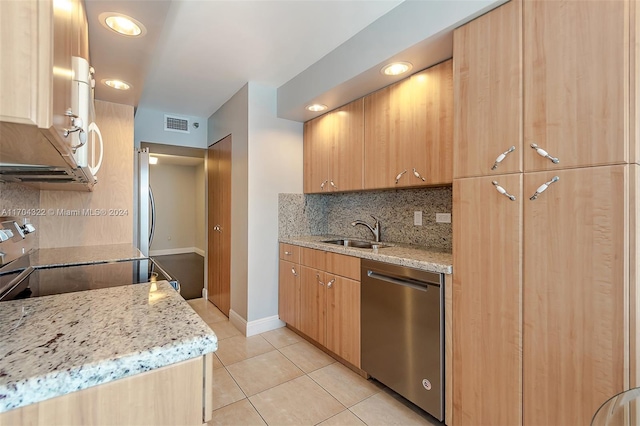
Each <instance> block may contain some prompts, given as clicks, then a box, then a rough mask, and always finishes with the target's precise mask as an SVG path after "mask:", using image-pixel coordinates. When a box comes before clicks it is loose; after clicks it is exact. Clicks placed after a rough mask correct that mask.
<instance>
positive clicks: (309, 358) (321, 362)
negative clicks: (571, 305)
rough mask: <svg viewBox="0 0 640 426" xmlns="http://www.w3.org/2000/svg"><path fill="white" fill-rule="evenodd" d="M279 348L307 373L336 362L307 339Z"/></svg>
mask: <svg viewBox="0 0 640 426" xmlns="http://www.w3.org/2000/svg"><path fill="white" fill-rule="evenodd" d="M279 350H280V352H282V354H283V355H284V356H286V357H287V358H289V359H290V360H291V361H292V362H293V363H294V364H295V365H297V366H298V367H300V368H301V369H302V371H304V372H305V373H311V372H312V371H315V370H317V369H318V368H322V367H324V366H327V365H329V364H333V363H334V362H336V360H335V359H333V358H331V357H330V356H329V355H327V354H325V353H324V352H322V351H321V350H320V349H318V348H316V347H315V346H313V345H312V344H311V343H308V342H305V341H302V342H299V343H295V344H293V345H289V346H285V347H283V348H280V349H279Z"/></svg>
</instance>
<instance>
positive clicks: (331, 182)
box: [329, 181, 338, 189]
mask: <svg viewBox="0 0 640 426" xmlns="http://www.w3.org/2000/svg"><path fill="white" fill-rule="evenodd" d="M329 183H330V184H331V186H333V187H334V188H335V189H338V187H337V186H336V184H335V183H333V181H329Z"/></svg>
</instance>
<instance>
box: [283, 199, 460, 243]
mask: <svg viewBox="0 0 640 426" xmlns="http://www.w3.org/2000/svg"><path fill="white" fill-rule="evenodd" d="M279 209H280V212H279V236H280V237H282V238H287V237H294V236H300V235H324V234H331V235H340V236H345V237H352V238H360V239H367V240H371V239H373V234H372V233H371V231H369V230H368V229H367V228H366V227H364V226H355V227H354V226H351V222H353V221H354V220H357V219H360V220H364V221H366V222H367V223H369V224H371V225H373V219H372V218H371V215H374V216H376V217H377V218H378V219H379V220H380V223H381V225H382V241H390V242H397V243H407V244H417V245H421V246H425V247H428V248H430V249H434V250H441V251H446V252H450V251H451V244H452V241H451V224H450V223H436V213H451V209H452V190H451V188H450V187H444V188H420V189H401V190H393V191H373V192H351V193H335V194H313V195H304V194H280V197H279ZM415 211H422V226H414V224H413V218H414V212H415Z"/></svg>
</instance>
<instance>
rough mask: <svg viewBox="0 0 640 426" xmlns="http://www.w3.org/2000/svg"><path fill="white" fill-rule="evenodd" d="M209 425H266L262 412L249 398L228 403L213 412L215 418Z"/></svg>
mask: <svg viewBox="0 0 640 426" xmlns="http://www.w3.org/2000/svg"><path fill="white" fill-rule="evenodd" d="M207 425H212V426H213V425H223V426H228V425H243V426H244V425H246V426H254V425H255V426H258V425H266V423H265V422H264V420H262V417H260V414H258V412H257V411H256V409H255V408H253V405H251V403H250V402H249V400H247V399H243V400H242V401H238V402H235V403H233V404H231V405H227V406H226V407H224V408H220V409H219V410H216V411H214V412H213V418H212V419H211V420H210V421H209V422H208V423H207Z"/></svg>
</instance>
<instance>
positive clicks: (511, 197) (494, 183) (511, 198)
mask: <svg viewBox="0 0 640 426" xmlns="http://www.w3.org/2000/svg"><path fill="white" fill-rule="evenodd" d="M491 183H492V184H493V186H495V187H496V190H497V191H498V192H499V193H501V194H502V195H504V196H505V197H507V198H508V199H510V200H511V201H515V200H516V197H515V196H514V195H511V194H509V193H508V192H507V190H506V189H504V188H503V187H501V186H500V185H498V182H496V181H495V180H494V181H493V182H491Z"/></svg>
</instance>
